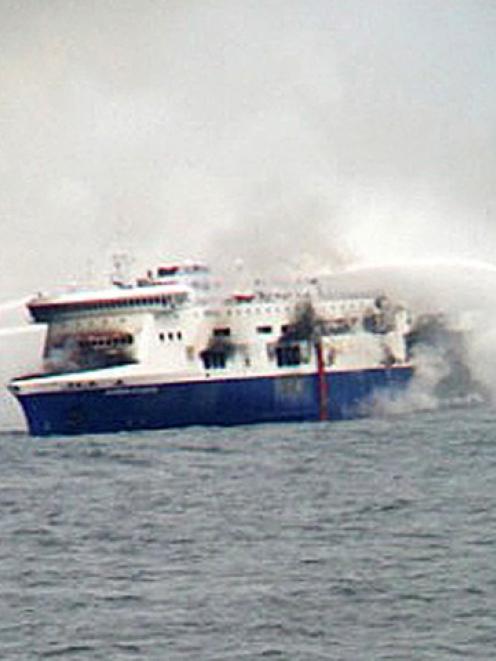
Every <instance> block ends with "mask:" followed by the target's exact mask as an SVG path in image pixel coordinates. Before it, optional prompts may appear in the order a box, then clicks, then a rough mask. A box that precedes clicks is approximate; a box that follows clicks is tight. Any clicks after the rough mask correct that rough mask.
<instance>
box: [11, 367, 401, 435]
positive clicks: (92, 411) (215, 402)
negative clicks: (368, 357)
mask: <svg viewBox="0 0 496 661" xmlns="http://www.w3.org/2000/svg"><path fill="white" fill-rule="evenodd" d="M412 373H413V370H412V368H410V367H394V368H391V369H370V370H360V371H347V372H334V373H331V374H327V375H326V378H327V406H325V407H324V408H325V409H326V414H327V418H328V419H329V420H343V419H349V418H356V417H362V416H363V415H364V413H365V412H366V407H367V403H368V402H370V400H371V398H372V396H373V394H374V393H376V392H377V391H378V390H379V391H380V390H382V391H390V392H392V393H394V392H395V391H398V390H402V389H403V388H404V387H405V386H406V385H407V383H408V381H409V380H410V378H411V376H412ZM321 392H322V389H321V388H320V387H319V380H318V376H317V375H316V374H313V375H298V374H295V375H294V376H277V377H263V378H252V379H230V380H218V381H214V380H212V381H210V380H209V381H201V382H190V383H175V384H157V385H153V386H149V385H147V386H133V387H126V388H121V389H117V390H115V389H114V390H112V389H102V390H98V389H94V390H84V391H83V390H81V391H77V392H74V391H71V392H61V393H43V394H34V395H23V396H20V397H19V400H20V403H21V405H22V407H23V409H24V413H25V415H26V419H27V422H28V426H29V431H30V433H31V434H33V435H34V436H48V435H51V434H62V435H65V434H89V433H106V432H118V431H129V430H137V429H165V428H169V427H185V426H189V425H220V426H222V425H240V424H249V423H258V422H292V421H307V420H318V419H319V417H320V412H321V406H320V397H321V395H320V393H321Z"/></svg>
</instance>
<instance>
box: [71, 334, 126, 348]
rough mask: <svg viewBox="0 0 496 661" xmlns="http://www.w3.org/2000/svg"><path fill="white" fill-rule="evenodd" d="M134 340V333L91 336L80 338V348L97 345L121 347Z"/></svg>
mask: <svg viewBox="0 0 496 661" xmlns="http://www.w3.org/2000/svg"><path fill="white" fill-rule="evenodd" d="M133 342H134V338H133V336H132V335H129V334H128V335H122V336H118V337H91V338H87V339H83V340H79V342H78V346H79V348H80V349H89V348H95V347H121V346H126V345H131V344H133Z"/></svg>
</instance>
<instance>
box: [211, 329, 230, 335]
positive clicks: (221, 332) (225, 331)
mask: <svg viewBox="0 0 496 661" xmlns="http://www.w3.org/2000/svg"><path fill="white" fill-rule="evenodd" d="M213 334H214V337H229V336H230V335H231V329H230V328H214V333H213Z"/></svg>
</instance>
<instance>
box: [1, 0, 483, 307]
mask: <svg viewBox="0 0 496 661" xmlns="http://www.w3.org/2000/svg"><path fill="white" fill-rule="evenodd" d="M495 34H496V3H492V2H489V1H488V0H484V1H480V2H479V1H477V0H470V1H468V0H464V1H459V0H450V1H447V0H443V1H439V0H417V1H416V2H411V1H410V0H374V1H371V0H346V2H344V1H343V0H340V1H333V0H326V1H324V0H305V2H301V0H299V1H297V2H296V1H294V0H284V2H283V1H279V0H244V1H240V0H217V1H215V0H201V1H200V0H198V1H197V0H181V1H176V0H140V1H139V2H138V1H137V0H132V1H130V0H43V2H40V1H39V0H0V54H1V66H0V175H1V182H2V184H1V187H0V227H1V230H2V240H1V243H0V256H1V268H0V301H6V300H9V299H11V298H14V297H17V296H25V295H27V294H30V293H31V292H34V291H39V290H50V289H53V288H55V287H58V286H59V285H61V284H67V283H72V282H83V281H85V280H87V279H90V278H95V277H102V276H106V275H107V274H108V272H109V271H110V270H111V255H112V253H114V252H116V251H121V250H127V251H129V252H130V254H131V256H132V257H133V259H134V260H135V262H134V263H135V268H136V269H137V270H142V271H144V270H145V269H146V268H147V267H150V266H153V265H155V264H156V263H157V262H159V261H162V262H166V261H170V260H175V259H183V258H199V259H205V260H210V261H212V262H214V263H216V264H219V263H223V264H224V265H226V266H228V265H229V264H230V263H233V262H235V260H239V259H242V260H244V262H245V263H246V264H247V265H248V267H249V268H250V270H252V271H256V272H258V271H260V272H262V271H271V270H276V271H278V270H285V269H286V270H291V269H293V268H295V267H298V268H299V266H300V265H302V264H304V265H305V266H308V265H310V266H311V267H312V268H315V269H317V270H318V269H322V270H332V269H336V268H341V267H342V266H347V265H356V264H357V263H362V262H374V263H382V262H387V261H390V260H395V261H396V262H398V261H399V262H400V263H401V262H405V263H406V262H408V261H409V260H412V259H416V258H419V257H422V258H437V257H440V258H446V259H454V260H456V259H465V260H467V259H469V260H482V261H487V262H493V261H495V260H494V255H495V248H496V217H495V214H496V187H495V173H496V149H495V147H496V145H495V140H496V129H495V118H496V89H495V87H494V84H493V82H494V71H495V70H496V49H495V47H494V37H495Z"/></svg>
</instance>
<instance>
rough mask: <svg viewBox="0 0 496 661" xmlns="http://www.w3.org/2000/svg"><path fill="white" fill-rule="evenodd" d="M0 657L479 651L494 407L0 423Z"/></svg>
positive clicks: (492, 518) (493, 482) (482, 655)
mask: <svg viewBox="0 0 496 661" xmlns="http://www.w3.org/2000/svg"><path fill="white" fill-rule="evenodd" d="M0 472H1V476H0V512H1V517H0V594H1V599H0V658H2V659H9V660H10V659H51V658H54V659H57V658H59V659H123V660H124V659H167V660H172V661H174V660H176V659H177V660H179V659H181V660H183V659H188V660H189V659H200V660H202V661H203V660H205V661H209V660H212V661H213V660H215V661H221V660H224V659H226V660H227V659H229V660H231V659H232V660H237V659H239V660H241V659H243V660H251V659H291V660H293V659H294V660H300V659H301V660H302V661H312V660H323V659H343V660H345V659H346V660H348V659H349V660H350V661H351V660H353V661H357V660H361V659H366V660H369V659H391V660H395V661H396V660H401V659H405V660H407V659H408V660H411V659H436V660H437V661H439V660H441V659H457V658H460V659H494V658H495V655H496V627H495V626H494V612H495V608H496V413H495V412H494V411H492V410H490V409H488V408H485V407H483V406H478V407H474V408H459V409H449V410H440V411H433V412H428V413H415V414H410V415H405V416H401V417H396V418H384V419H373V420H361V421H356V422H346V423H334V424H332V423H315V424H304V425H298V424H295V425H260V426H253V427H239V428H231V429H218V428H215V429H214V428H212V429H202V428H191V429H186V430H173V431H163V432H147V433H139V434H136V433H132V434H119V435H109V436H82V437H78V438H73V439H67V438H51V439H44V440H39V439H32V438H30V437H28V436H27V435H24V434H20V433H17V434H8V433H7V434H3V435H1V436H0Z"/></svg>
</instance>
